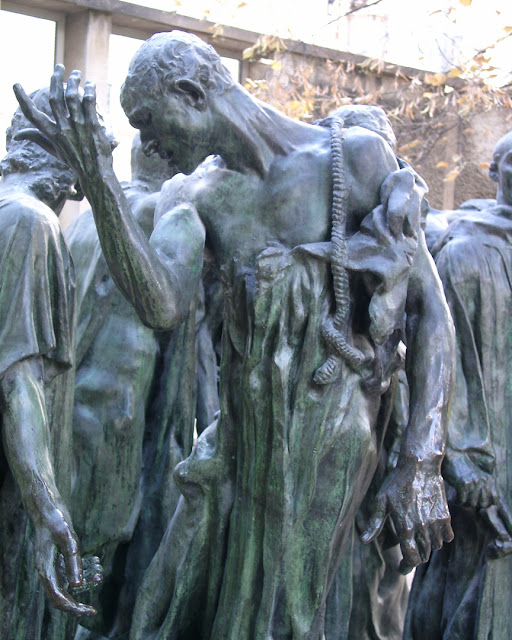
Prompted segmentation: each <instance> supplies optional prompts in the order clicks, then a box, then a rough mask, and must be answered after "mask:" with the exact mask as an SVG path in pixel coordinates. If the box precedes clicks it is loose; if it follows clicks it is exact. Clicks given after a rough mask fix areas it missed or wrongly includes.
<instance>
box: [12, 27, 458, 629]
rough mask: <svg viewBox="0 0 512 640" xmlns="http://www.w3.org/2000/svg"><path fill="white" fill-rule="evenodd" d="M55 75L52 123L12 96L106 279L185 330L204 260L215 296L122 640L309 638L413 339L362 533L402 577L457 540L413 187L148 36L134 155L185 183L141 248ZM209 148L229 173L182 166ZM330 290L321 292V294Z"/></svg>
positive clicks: (445, 344) (101, 152)
mask: <svg viewBox="0 0 512 640" xmlns="http://www.w3.org/2000/svg"><path fill="white" fill-rule="evenodd" d="M63 73H64V70H63V68H62V67H57V68H56V71H55V74H54V77H53V79H52V89H53V92H52V97H53V101H52V103H53V108H54V119H55V121H50V120H48V119H46V118H43V117H42V116H41V114H39V113H38V111H37V109H35V108H34V107H33V106H32V105H31V103H30V101H29V100H28V99H27V98H26V96H25V95H24V94H23V91H22V89H21V88H20V87H17V95H18V99H19V100H20V104H22V105H23V108H24V110H25V112H26V114H27V115H28V116H30V119H31V120H32V122H33V123H34V124H36V125H37V127H39V129H40V130H41V131H42V133H40V132H38V131H34V130H32V131H29V132H25V133H24V134H23V135H24V136H27V137H30V138H31V139H35V140H39V141H40V142H41V144H43V145H45V147H46V148H48V149H52V150H53V151H54V152H55V153H57V154H62V155H63V156H64V157H66V158H67V160H68V161H69V162H70V164H71V166H72V167H73V168H74V169H75V170H76V171H77V172H78V175H79V178H80V181H81V184H82V187H83V189H84V192H85V194H86V196H87V198H88V200H89V202H90V203H91V206H92V208H93V213H94V217H95V221H96V225H97V229H98V233H99V236H100V241H101V243H102V248H103V251H104V254H105V257H106V259H107V262H108V264H109V268H110V270H111V273H112V276H113V278H114V280H115V281H116V283H117V285H118V286H119V287H120V288H121V289H122V291H123V292H124V294H125V295H126V296H127V297H128V298H129V300H130V301H131V302H132V304H133V305H134V307H135V308H136V310H137V312H138V313H139V316H140V317H141V319H142V320H143V322H145V323H147V324H148V325H150V326H153V327H155V328H157V329H169V328H171V327H173V326H176V325H177V324H179V322H180V321H182V320H183V318H184V317H185V316H186V310H187V309H188V306H189V304H190V300H191V298H192V297H193V295H194V291H195V289H196V285H197V282H198V280H199V277H200V274H201V267H202V255H203V246H204V244H205V242H206V248H207V249H208V250H209V251H210V252H211V253H212V255H213V256H214V259H215V263H216V266H217V268H218V270H219V273H220V277H221V281H222V285H223V289H224V296H225V312H224V323H223V342H222V349H223V350H222V357H221V373H220V401H221V411H220V416H219V418H218V420H217V421H216V422H215V423H214V424H212V425H211V426H210V427H208V428H207V429H206V430H205V431H204V432H203V433H202V435H201V436H200V437H199V439H198V441H197V443H196V445H195V447H194V450H193V452H192V454H191V456H190V457H189V458H188V459H187V460H186V461H184V462H182V463H180V464H179V465H178V466H177V468H176V471H175V478H176V481H177V482H178V484H179V486H180V489H181V491H182V494H183V496H182V498H181V499H180V502H179V503H178V507H177V510H176V513H175V515H174V517H173V519H172V521H171V523H170V526H169V528H168V530H167V532H166V535H165V537H164V539H163V541H162V544H161V545H160V548H159V550H158V552H157V554H156V555H155V557H154V559H153V562H152V564H151V565H150V568H149V570H148V572H147V573H146V576H145V579H144V582H143V584H142V586H141V589H140V592H139V597H138V601H137V606H136V609H135V613H134V621H135V626H134V627H133V628H132V633H131V637H132V639H133V640H135V639H138V638H149V637H151V638H156V637H159V638H166V639H171V638H181V639H185V638H194V639H198V638H210V639H212V640H213V639H217V638H219V639H220V638H222V640H226V639H232V640H235V639H236V640H253V639H261V638H268V637H269V636H272V637H275V638H277V637H279V638H294V639H295V640H298V639H306V638H309V639H313V638H314V639H317V638H318V639H319V638H321V637H322V635H323V627H324V612H325V602H326V598H327V594H328V592H329V587H330V585H331V582H332V579H333V577H334V574H335V573H336V570H337V566H338V563H339V561H340V558H341V555H342V553H343V547H344V544H345V540H346V537H347V535H348V533H349V532H350V530H351V528H352V525H353V520H354V515H355V512H356V511H357V508H358V506H359V504H360V502H361V500H362V498H363V497H364V494H365V492H366V489H367V487H368V485H369V483H370V481H371V478H372V476H373V474H374V471H375V467H376V465H377V462H378V458H379V451H380V446H381V442H382V438H383V436H384V433H385V428H386V424H387V420H388V417H389V410H390V406H391V400H392V387H393V386H394V384H395V380H396V376H395V373H396V371H397V369H398V368H399V367H400V357H399V353H398V351H399V344H400V340H401V339H402V338H403V339H404V340H406V342H407V371H408V377H409V385H410V389H411V412H410V419H409V423H408V425H407V430H406V434H405V435H404V437H403V440H402V448H401V453H400V458H399V460H398V464H397V467H396V469H395V470H394V471H393V472H392V473H391V474H390V475H389V476H388V477H387V478H386V480H385V481H384V483H383V485H382V487H381V489H380V491H379V492H378V494H377V496H376V498H375V503H374V511H373V514H372V517H371V519H370V524H369V526H368V528H367V530H366V532H365V535H364V538H365V540H367V541H369V540H371V539H372V538H373V537H374V536H376V535H377V534H378V532H379V531H380V530H381V528H382V526H383V525H384V521H385V519H386V518H387V517H388V516H390V517H391V518H392V520H393V523H394V526H395V529H396V531H397V534H398V536H399V539H400V541H401V547H402V552H403V556H404V557H403V560H402V565H401V568H402V570H404V571H407V570H410V569H411V568H412V567H414V566H416V565H417V564H419V563H420V562H422V561H425V560H427V559H428V557H429V555H430V551H431V549H432V548H439V547H440V546H441V545H442V543H443V541H444V540H450V539H451V537H452V531H451V528H450V523H449V522H450V521H449V513H448V509H447V504H446V498H445V494H444V485H443V482H442V478H441V475H440V466H441V462H442V459H443V455H444V438H445V426H446V417H447V411H448V405H449V398H450V392H451V377H452V343H453V333H452V325H451V321H450V317H449V313H448V309H447V307H446V303H445V301H444V297H443V292H442V288H441V286H440V284H439V282H438V279H437V278H436V276H435V272H434V267H433V263H432V261H431V259H430V257H429V255H428V252H427V250H426V247H425V243H424V238H423V232H422V230H421V228H420V202H421V200H422V197H423V188H422V184H421V183H418V182H416V180H415V176H414V174H413V173H412V172H411V171H410V170H408V169H400V168H399V166H398V164H397V162H396V159H395V155H394V153H393V152H392V150H391V149H390V148H389V146H388V145H387V144H386V143H385V142H384V140H383V139H382V138H381V137H380V136H378V135H376V134H374V133H372V132H370V131H367V130H365V129H361V128H359V127H352V128H350V129H344V128H343V123H342V121H341V120H339V119H338V118H335V117H334V118H332V119H331V121H328V122H325V123H324V125H327V126H312V125H307V124H303V123H300V122H295V121H292V120H290V119H288V118H287V117H285V116H284V115H282V114H280V113H279V112H277V111H275V110H274V109H273V108H271V107H270V106H268V105H266V104H264V103H261V102H259V101H258V100H256V99H254V98H253V97H252V96H250V95H249V94H248V93H247V92H245V90H244V89H243V88H242V87H241V86H240V85H238V84H236V83H233V81H232V80H231V77H230V76H229V73H228V72H227V71H226V70H225V69H224V68H223V67H222V64H221V62H220V58H219V57H218V55H217V54H216V53H215V52H214V50H213V49H212V48H211V47H209V46H207V45H205V44H204V43H202V42H201V41H200V40H199V39H197V38H195V37H193V36H190V35H188V34H183V33H180V32H172V33H165V34H157V35H156V36H153V38H151V39H150V40H149V41H148V42H147V43H145V44H144V45H143V46H142V47H141V49H140V50H139V52H138V53H137V54H136V56H135V57H134V59H133V60H132V63H131V65H130V70H129V74H128V77H127V79H126V82H125V85H124V87H123V91H122V103H123V107H124V109H125V112H126V113H127V115H128V117H129V119H130V122H131V123H132V124H133V125H134V126H135V127H136V128H138V129H139V130H140V132H141V140H142V143H143V147H144V149H145V152H146V153H147V154H151V153H155V152H158V153H159V155H160V156H161V157H164V158H168V159H169V160H171V159H172V160H173V162H174V163H175V164H176V165H177V166H178V168H179V169H180V170H182V171H184V172H186V173H190V174H191V175H177V176H175V177H174V178H173V179H172V180H171V181H170V182H168V183H167V184H166V185H165V187H164V188H163V190H162V192H161V197H160V200H159V202H158V204H157V207H156V213H155V220H156V225H155V229H154V231H153V234H152V236H151V238H150V240H149V242H148V241H147V239H146V237H145V235H144V233H143V232H142V231H141V230H140V228H139V226H138V225H137V223H136V221H135V220H134V218H133V216H132V215H131V213H130V210H129V206H128V203H127V201H126V198H125V196H124V194H123V191H122V188H121V187H120V185H119V184H118V182H117V180H116V178H115V175H114V173H113V170H112V161H111V154H110V148H109V147H108V145H107V144H106V140H105V136H104V133H103V130H102V129H101V127H100V126H99V124H98V121H97V115H96V108H95V94H94V87H93V85H91V84H89V83H88V84H86V85H85V89H84V97H83V99H81V98H80V96H79V93H78V85H79V82H80V74H79V73H78V72H73V73H72V74H71V76H70V78H69V81H68V83H67V87H66V89H64V88H63V84H62V80H63ZM209 154H218V155H219V156H220V157H221V158H222V160H223V162H224V163H225V164H223V165H221V166H218V165H216V164H215V163H213V164H212V165H211V166H210V167H207V168H206V169H204V168H202V169H201V170H199V171H198V172H194V169H195V168H196V167H197V166H198V165H199V164H200V163H201V162H202V161H203V159H204V158H205V157H206V156H207V155H209ZM333 282H334V286H333Z"/></svg>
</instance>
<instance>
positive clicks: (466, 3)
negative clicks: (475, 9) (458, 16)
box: [459, 0, 472, 7]
mask: <svg viewBox="0 0 512 640" xmlns="http://www.w3.org/2000/svg"><path fill="white" fill-rule="evenodd" d="M459 2H460V3H461V4H462V5H464V6H465V7H470V6H471V2H472V0H459Z"/></svg>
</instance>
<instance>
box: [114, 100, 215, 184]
mask: <svg viewBox="0 0 512 640" xmlns="http://www.w3.org/2000/svg"><path fill="white" fill-rule="evenodd" d="M132 94H133V89H132ZM125 111H126V115H127V117H128V119H129V121H130V124H131V125H132V126H133V127H135V128H136V129H139V131H140V139H141V143H142V149H143V151H144V153H145V154H146V155H151V154H152V153H158V154H159V155H160V157H161V158H165V159H167V160H168V161H169V164H170V165H175V166H177V167H178V169H179V170H180V171H182V172H183V173H192V171H194V169H195V168H196V167H197V166H198V165H199V164H200V163H201V162H202V161H203V160H204V159H205V158H206V156H208V155H209V154H210V153H211V152H212V151H211V140H212V132H213V128H212V126H211V115H210V113H209V111H208V110H207V109H206V110H200V109H197V108H195V107H194V106H193V105H191V104H190V101H189V100H187V98H186V96H185V94H183V93H181V92H174V91H169V92H167V93H165V94H164V95H162V96H158V97H144V94H143V93H142V92H140V93H139V94H138V95H137V94H136V99H131V100H130V99H128V100H126V101H125Z"/></svg>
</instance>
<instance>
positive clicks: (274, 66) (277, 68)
mask: <svg viewBox="0 0 512 640" xmlns="http://www.w3.org/2000/svg"><path fill="white" fill-rule="evenodd" d="M270 68H271V69H272V70H273V71H281V69H282V68H283V65H282V64H281V63H280V62H279V60H274V62H273V63H272V64H271V65H270Z"/></svg>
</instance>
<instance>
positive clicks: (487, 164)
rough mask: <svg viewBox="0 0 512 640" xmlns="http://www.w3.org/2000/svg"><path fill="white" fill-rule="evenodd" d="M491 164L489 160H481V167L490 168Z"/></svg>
mask: <svg viewBox="0 0 512 640" xmlns="http://www.w3.org/2000/svg"><path fill="white" fill-rule="evenodd" d="M490 166H491V165H490V164H489V163H488V162H481V163H480V169H488V168H489V167H490Z"/></svg>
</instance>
